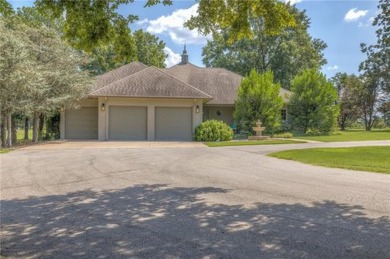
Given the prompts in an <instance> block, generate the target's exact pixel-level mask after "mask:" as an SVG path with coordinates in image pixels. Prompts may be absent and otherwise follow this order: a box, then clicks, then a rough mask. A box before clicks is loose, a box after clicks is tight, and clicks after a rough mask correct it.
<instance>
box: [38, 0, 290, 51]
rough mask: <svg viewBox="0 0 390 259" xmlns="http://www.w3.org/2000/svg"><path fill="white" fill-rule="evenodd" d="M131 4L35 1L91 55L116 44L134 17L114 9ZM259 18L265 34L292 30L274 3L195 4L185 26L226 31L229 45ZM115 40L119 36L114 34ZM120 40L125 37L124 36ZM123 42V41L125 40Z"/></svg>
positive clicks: (206, 0) (204, 0)
mask: <svg viewBox="0 0 390 259" xmlns="http://www.w3.org/2000/svg"><path fill="white" fill-rule="evenodd" d="M132 2H134V0H78V1H68V0H57V1H53V0H37V1H36V5H37V7H38V8H39V9H40V11H41V12H46V11H50V13H51V15H52V17H57V18H58V17H61V16H65V35H66V38H67V39H69V40H70V41H71V43H72V46H74V47H76V48H78V49H84V50H86V51H88V52H91V51H92V50H93V48H94V47H97V46H99V45H105V44H107V43H109V42H111V41H115V43H114V45H115V46H119V43H120V40H119V41H117V40H118V38H117V39H115V38H112V35H113V34H116V33H115V32H118V31H127V30H128V25H129V23H131V22H133V21H134V20H136V19H138V17H137V16H136V15H129V16H128V17H123V16H122V15H121V14H119V13H118V11H117V9H118V7H119V6H120V5H124V4H130V3H132ZM160 3H162V4H164V5H171V4H172V3H173V1H172V0H148V1H147V2H146V4H145V7H146V6H153V5H156V4H160ZM258 17H263V19H264V22H265V28H266V32H267V34H277V33H279V32H280V31H281V30H282V29H283V28H285V27H288V26H294V25H295V21H294V17H292V16H291V14H290V13H289V12H288V11H287V7H286V5H285V4H284V3H282V2H280V1H278V0H262V1H256V0H245V1H225V0H212V1H210V0H199V6H198V15H197V16H194V17H191V18H190V20H189V21H187V23H186V26H187V27H188V28H190V29H198V30H199V32H201V33H204V34H208V33H214V34H217V33H218V32H219V30H229V35H230V38H231V40H232V41H234V40H239V39H243V38H246V37H252V36H253V35H254V34H253V32H252V30H251V26H250V24H249V22H248V21H249V19H251V18H258ZM117 35H118V36H119V39H120V38H121V37H122V36H121V34H117ZM124 37H127V36H126V34H124ZM125 41H127V40H125Z"/></svg>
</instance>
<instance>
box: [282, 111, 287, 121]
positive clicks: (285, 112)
mask: <svg viewBox="0 0 390 259" xmlns="http://www.w3.org/2000/svg"><path fill="white" fill-rule="evenodd" d="M281 115H282V121H286V120H287V111H286V110H285V109H283V110H281Z"/></svg>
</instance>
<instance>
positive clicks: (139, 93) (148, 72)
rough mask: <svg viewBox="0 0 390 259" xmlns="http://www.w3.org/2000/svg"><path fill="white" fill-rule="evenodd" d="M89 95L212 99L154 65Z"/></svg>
mask: <svg viewBox="0 0 390 259" xmlns="http://www.w3.org/2000/svg"><path fill="white" fill-rule="evenodd" d="M129 65H131V64H129ZM90 96H91V97H98V96H115V97H162V98H202V99H212V97H211V96H210V95H208V94H206V93H204V92H203V91H201V90H199V89H197V88H195V87H193V86H192V85H189V84H187V83H185V82H183V81H181V80H179V79H177V78H175V77H173V76H171V75H169V74H167V73H165V72H164V71H162V70H160V69H158V68H155V67H147V68H144V69H142V70H140V71H138V72H136V73H133V74H131V75H129V76H127V77H124V78H122V79H120V80H117V81H115V82H113V83H111V84H108V85H106V86H104V87H102V88H100V89H97V90H95V91H93V92H92V93H90Z"/></svg>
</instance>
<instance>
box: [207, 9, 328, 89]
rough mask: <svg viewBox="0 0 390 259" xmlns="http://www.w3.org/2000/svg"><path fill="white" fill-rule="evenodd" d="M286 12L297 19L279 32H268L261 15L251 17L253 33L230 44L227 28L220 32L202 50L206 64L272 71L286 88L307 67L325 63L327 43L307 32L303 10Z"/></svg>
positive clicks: (242, 71)
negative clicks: (293, 23)
mask: <svg viewBox="0 0 390 259" xmlns="http://www.w3.org/2000/svg"><path fill="white" fill-rule="evenodd" d="M288 10H289V13H291V15H293V17H294V18H295V20H296V21H297V23H296V26H295V27H289V28H285V29H283V30H282V31H281V33H280V34H279V35H268V34H267V33H266V28H265V25H264V21H263V19H262V18H257V19H252V20H250V24H251V27H252V30H253V32H254V36H253V37H252V38H251V39H249V38H245V39H242V40H239V41H236V42H234V43H229V33H228V31H226V30H225V31H222V33H221V34H219V35H215V36H214V37H213V40H211V41H208V42H207V45H206V46H205V47H204V48H203V50H202V55H203V63H204V64H205V65H206V66H207V67H223V68H226V69H229V70H231V71H234V72H236V73H238V74H241V75H242V76H246V75H247V74H248V73H249V72H250V70H251V69H255V70H256V71H257V72H258V73H263V72H266V71H269V70H271V71H273V73H274V79H275V82H280V83H281V85H282V87H284V88H287V89H289V88H290V84H291V81H292V79H293V78H294V77H295V76H296V75H297V74H298V73H299V72H301V71H302V70H304V69H306V68H320V67H321V66H322V65H324V64H326V63H327V62H326V59H325V58H324V55H323V51H324V49H325V48H326V44H325V43H324V42H323V41H321V40H319V39H313V38H311V37H310V35H309V33H308V29H309V26H310V21H309V18H308V17H307V15H306V14H305V12H304V11H299V10H298V9H297V8H295V7H294V6H289V7H288Z"/></svg>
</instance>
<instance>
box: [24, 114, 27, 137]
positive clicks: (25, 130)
mask: <svg viewBox="0 0 390 259" xmlns="http://www.w3.org/2000/svg"><path fill="white" fill-rule="evenodd" d="M24 140H28V117H27V116H26V117H25V118H24Z"/></svg>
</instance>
